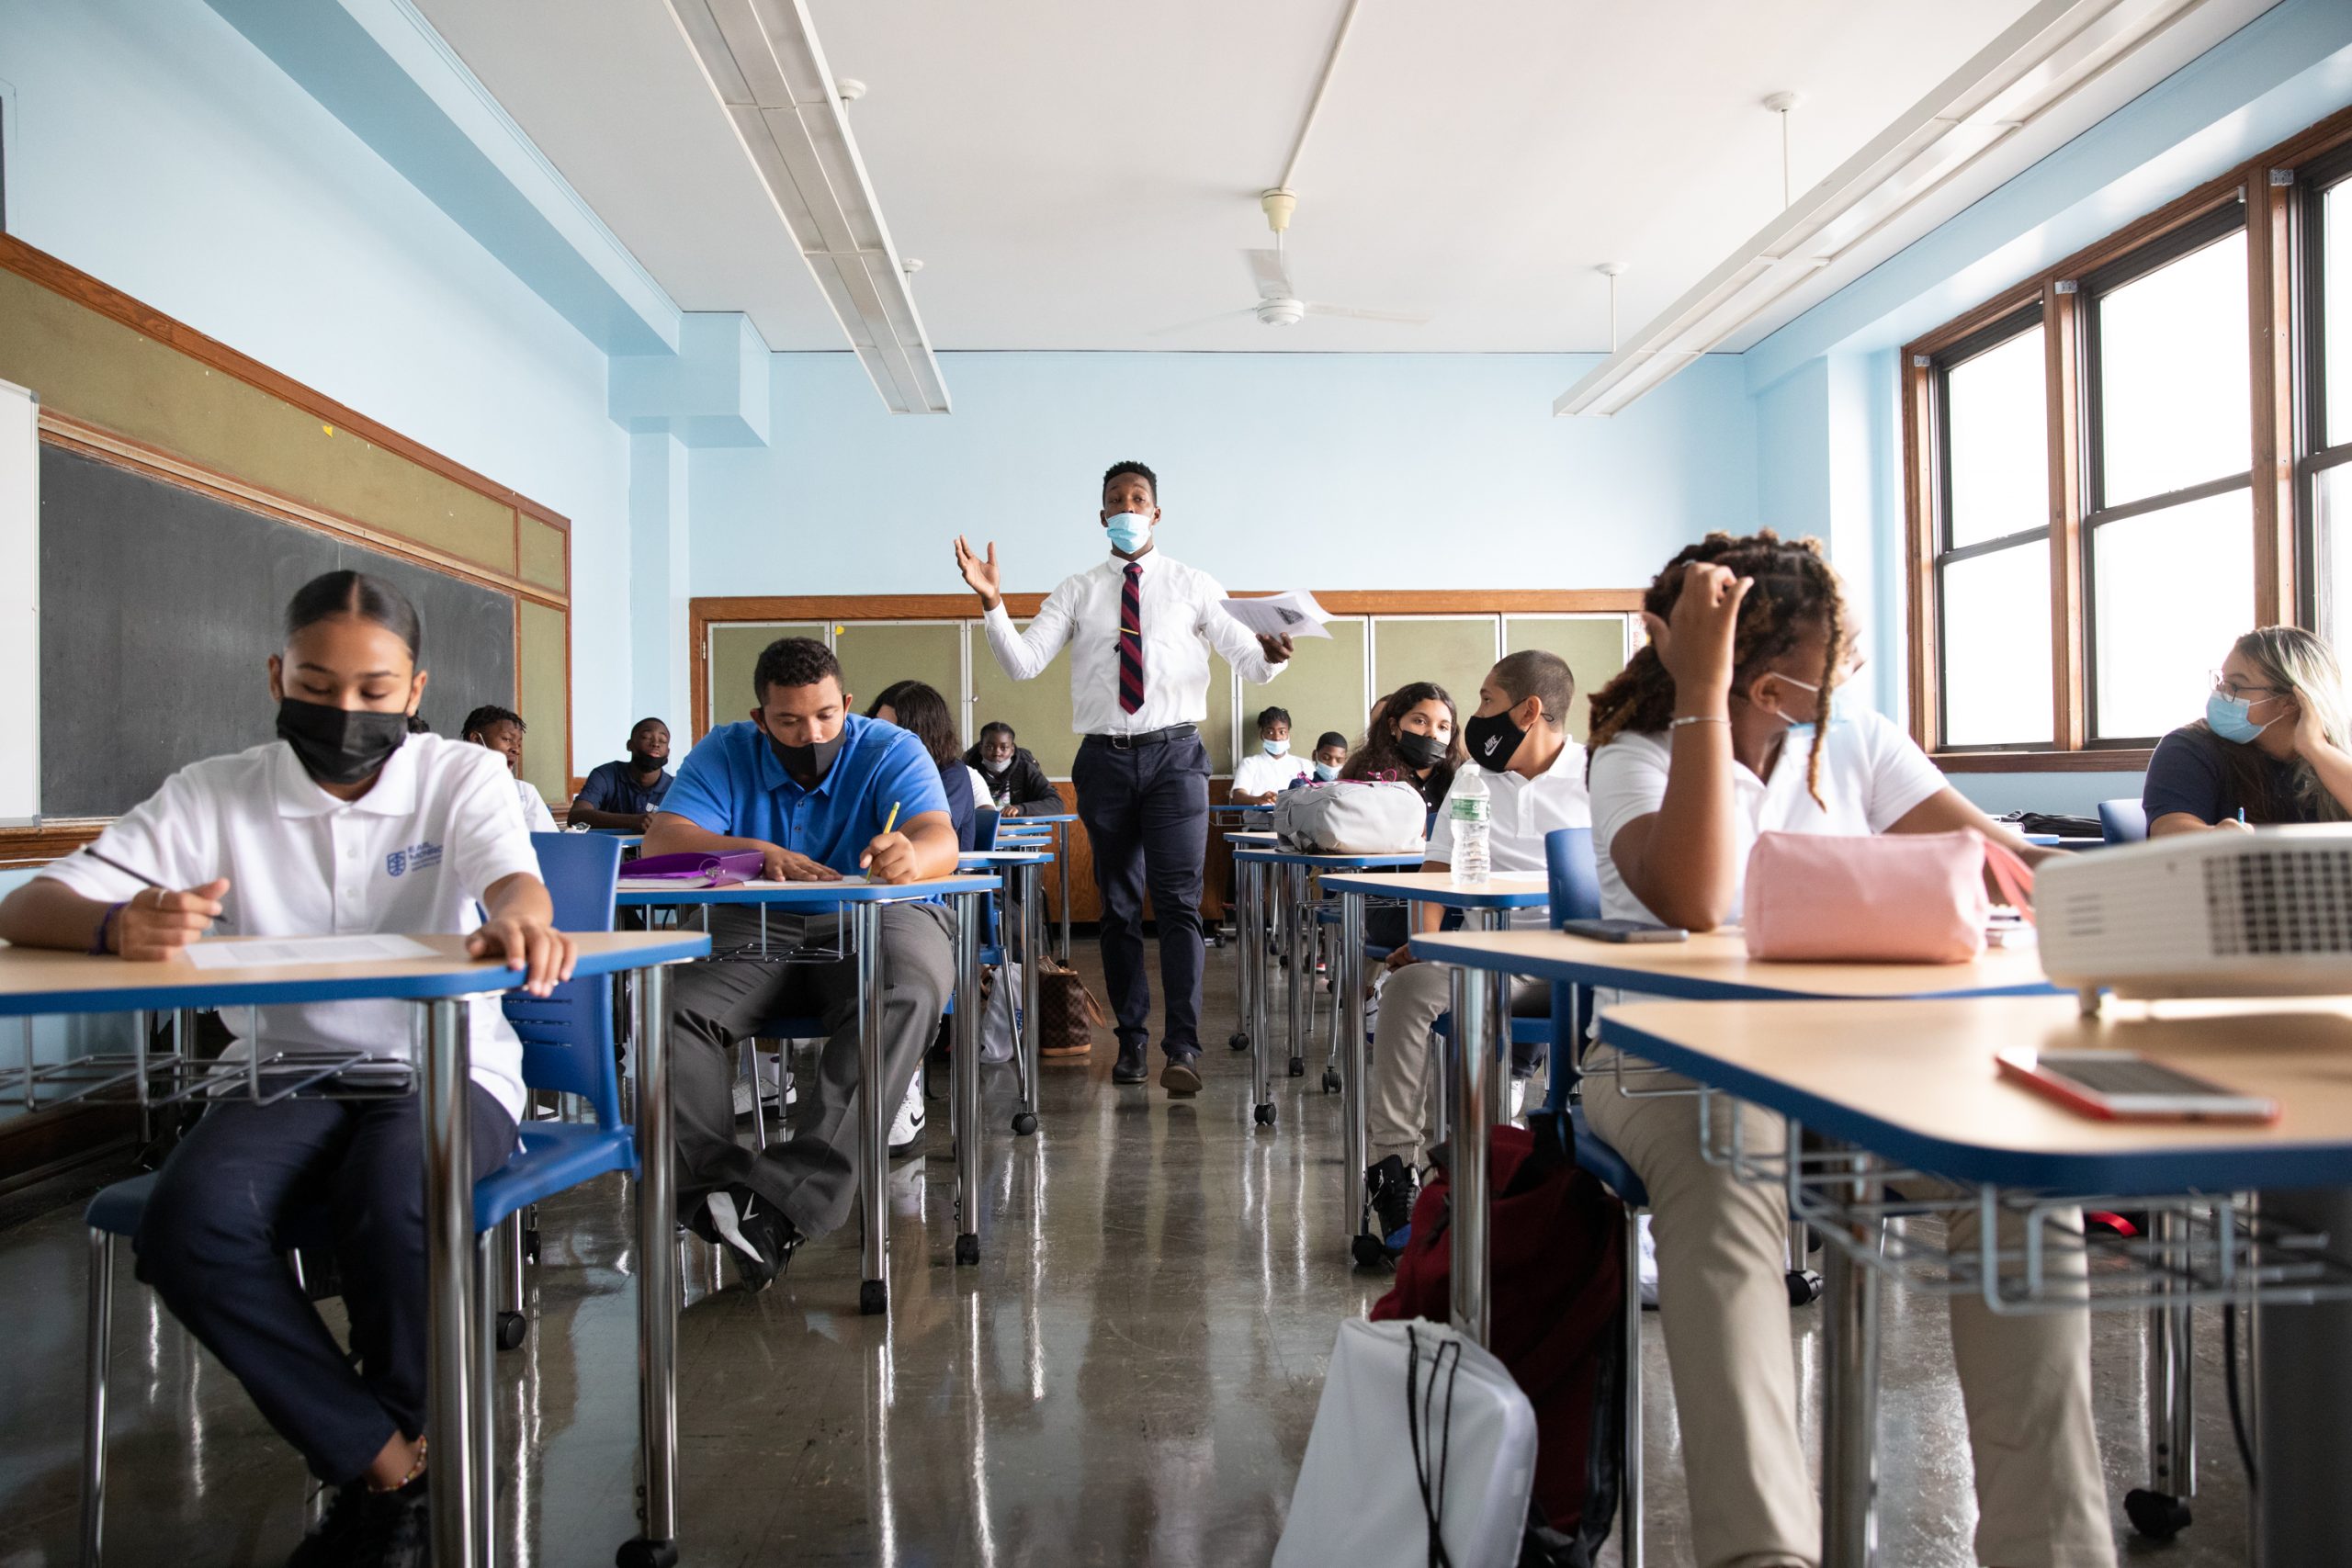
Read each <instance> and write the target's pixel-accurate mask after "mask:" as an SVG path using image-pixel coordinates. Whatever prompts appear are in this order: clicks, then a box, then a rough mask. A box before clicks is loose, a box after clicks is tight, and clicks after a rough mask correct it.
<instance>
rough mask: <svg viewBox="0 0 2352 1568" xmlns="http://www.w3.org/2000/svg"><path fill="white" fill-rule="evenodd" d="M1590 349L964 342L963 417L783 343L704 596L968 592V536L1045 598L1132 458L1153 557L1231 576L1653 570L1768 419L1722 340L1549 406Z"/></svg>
mask: <svg viewBox="0 0 2352 1568" xmlns="http://www.w3.org/2000/svg"><path fill="white" fill-rule="evenodd" d="M1592 357H1593V356H1589V355H1587V356H1576V355H1305V354H1264V355H1253V354H951V355H942V356H941V358H942V360H943V362H944V370H945V373H946V377H947V380H948V383H949V385H951V386H953V387H954V388H955V389H956V412H955V413H954V414H953V415H952V416H950V417H947V418H941V419H912V418H904V417H899V418H894V417H892V416H890V415H888V414H886V413H884V412H882V410H881V408H880V405H879V404H878V402H877V401H876V398H875V396H874V392H873V389H872V388H871V387H870V386H869V385H868V384H867V382H866V378H865V372H864V371H863V370H862V369H860V368H859V367H858V364H857V362H856V361H855V360H854V359H853V358H852V357H851V356H850V355H846V354H825V355H810V354H797V355H775V356H774V367H775V389H774V397H773V400H772V405H773V408H774V410H775V443H774V445H773V446H766V447H759V448H749V449H741V450H727V449H718V448H704V449H700V450H696V451H695V452H694V453H693V454H692V456H691V459H690V461H691V470H692V489H691V493H692V514H693V528H692V551H693V560H692V568H691V573H690V575H691V581H692V582H693V585H694V586H693V592H695V593H696V594H722V593H885V592H962V591H963V585H962V581H961V580H960V579H959V578H958V577H957V576H956V570H955V565H954V562H953V558H952V555H951V552H950V549H949V540H950V539H952V538H953V537H954V536H956V534H958V533H961V534H965V535H967V536H970V537H971V538H973V539H974V540H976V541H977V540H985V539H994V540H995V541H996V542H997V547H998V555H999V558H1000V560H1001V562H1002V563H1003V564H1004V567H1005V571H1006V585H1007V586H1008V587H1010V588H1012V589H1013V590H1015V591H1040V592H1042V591H1044V590H1046V589H1049V588H1051V587H1052V586H1053V585H1054V583H1055V582H1057V581H1059V580H1060V578H1061V577H1062V576H1063V575H1065V574H1066V573H1068V572H1070V571H1074V570H1080V568H1082V567H1084V566H1086V565H1089V564H1091V562H1092V561H1093V560H1094V559H1095V558H1096V557H1097V556H1098V555H1099V554H1100V552H1101V543H1100V537H1099V533H1098V530H1097V528H1096V516H1095V514H1096V512H1097V509H1098V506H1099V501H1098V497H1099V494H1100V491H1099V490H1098V489H1097V483H1098V480H1099V479H1100V476H1101V475H1102V472H1103V469H1104V468H1108V467H1109V466H1110V465H1111V463H1112V462H1113V461H1114V460H1116V459H1119V458H1123V457H1136V458H1139V459H1141V460H1142V461H1144V462H1147V463H1149V464H1150V465H1151V466H1152V467H1153V468H1155V469H1157V470H1158V471H1159V474H1160V476H1161V488H1162V490H1163V492H1164V494H1163V498H1162V500H1163V506H1164V509H1165V512H1166V517H1165V520H1164V522H1163V525H1162V536H1161V542H1162V543H1163V545H1164V546H1165V547H1166V548H1167V549H1168V550H1169V551H1170V553H1171V554H1173V555H1176V556H1178V557H1180V558H1183V559H1185V560H1188V561H1191V562H1193V563H1194V564H1196V565H1198V566H1201V567H1203V568H1204V569H1206V570H1210V571H1213V572H1215V573H1216V574H1217V575H1218V576H1219V577H1220V578H1221V579H1223V580H1224V581H1225V582H1226V583H1227V586H1228V587H1232V588H1236V589H1240V588H1265V589H1272V588H1288V587H1305V588H1310V589H1314V588H1355V589H1369V588H1408V587H1419V588H1462V587H1477V588H1490V587H1495V586H1498V585H1502V584H1511V585H1520V584H1524V585H1526V586H1529V587H1543V588H1625V587H1634V586H1638V585H1640V584H1643V583H1645V582H1647V581H1649V579H1650V577H1651V575H1652V574H1653V573H1655V572H1656V571H1657V569H1658V567H1659V566H1660V565H1661V564H1662V563H1663V562H1664V561H1665V560H1666V558H1667V557H1668V555H1670V554H1671V553H1672V552H1673V551H1674V549H1675V548H1677V547H1679V546H1680V545H1681V544H1682V543H1684V542H1685V541H1687V540H1688V539H1690V538H1692V537H1694V536H1696V535H1698V534H1699V533H1702V532H1704V531H1705V530H1706V529H1708V528H1711V527H1726V528H1734V529H1742V528H1747V527H1749V526H1751V525H1753V523H1754V522H1755V519H1756V436H1755V426H1754V414H1753V411H1752V406H1751V404H1750V402H1749V400H1748V398H1747V395H1746V392H1745V390H1744V389H1743V386H1742V381H1741V371H1740V367H1739V365H1738V363H1737V361H1736V360H1735V359H1732V358H1729V357H1723V358H1711V359H1709V360H1707V361H1706V362H1704V363H1702V365H1700V366H1698V367H1695V368H1693V369H1691V370H1690V371H1687V372H1685V373H1684V374H1683V375H1681V376H1679V377H1678V378H1675V380H1673V381H1672V382H1670V383H1669V384H1668V386H1667V387H1666V388H1665V389H1662V390H1661V391H1659V392H1658V393H1657V394H1655V395H1653V396H1651V397H1649V398H1646V399H1645V400H1643V401H1642V402H1641V403H1639V404H1637V405H1636V406H1635V407H1634V410H1633V411H1632V412H1629V413H1626V414H1623V415H1621V416H1619V417H1618V418H1616V419H1614V420H1563V419H1555V418H1553V417H1552V414H1551V400H1552V399H1553V397H1554V396H1555V395H1556V394H1557V393H1558V392H1559V390H1560V389H1562V388H1564V387H1566V386H1567V385H1568V384H1569V383H1571V382H1572V381H1574V380H1575V379H1576V378H1577V376H1578V375H1579V374H1581V373H1582V371H1583V370H1584V369H1585V368H1586V367H1588V366H1589V365H1590V364H1591V363H1592ZM646 630H647V627H646V623H645V622H644V621H643V620H642V619H640V621H639V634H640V635H644V634H645V632H646Z"/></svg>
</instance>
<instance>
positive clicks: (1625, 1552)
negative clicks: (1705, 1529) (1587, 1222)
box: [1617, 1206, 1642, 1568]
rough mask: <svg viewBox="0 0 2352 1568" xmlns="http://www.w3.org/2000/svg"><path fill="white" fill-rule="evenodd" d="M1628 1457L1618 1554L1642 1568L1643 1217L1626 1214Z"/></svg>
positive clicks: (1631, 1567)
mask: <svg viewBox="0 0 2352 1568" xmlns="http://www.w3.org/2000/svg"><path fill="white" fill-rule="evenodd" d="M1623 1310H1624V1316H1625V1376H1624V1387H1625V1422H1624V1426H1625V1454H1624V1462H1623V1483H1622V1488H1621V1489H1622V1491H1623V1499H1622V1505H1621V1519H1620V1525H1619V1534H1620V1536H1621V1538H1622V1539H1621V1540H1619V1542H1618V1546H1617V1552H1618V1562H1619V1564H1620V1568H1642V1216H1641V1211H1640V1210H1638V1209H1634V1208H1632V1207H1630V1206H1628V1207H1627V1208H1626V1210H1625V1303H1624V1309H1623Z"/></svg>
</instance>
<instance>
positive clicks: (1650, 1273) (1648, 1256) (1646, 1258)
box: [1642, 1214, 1657, 1309]
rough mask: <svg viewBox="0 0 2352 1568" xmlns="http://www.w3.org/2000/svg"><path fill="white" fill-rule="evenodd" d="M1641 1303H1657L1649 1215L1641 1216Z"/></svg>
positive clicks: (1654, 1250)
mask: <svg viewBox="0 0 2352 1568" xmlns="http://www.w3.org/2000/svg"><path fill="white" fill-rule="evenodd" d="M1642 1304H1643V1305H1644V1306H1645V1307H1650V1308H1653V1309H1655V1308H1656V1307H1657V1238H1656V1237H1654V1236H1652V1235H1650V1217H1649V1216H1648V1215H1647V1214H1644V1215H1643V1216H1642Z"/></svg>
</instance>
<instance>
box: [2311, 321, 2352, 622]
mask: <svg viewBox="0 0 2352 1568" xmlns="http://www.w3.org/2000/svg"><path fill="white" fill-rule="evenodd" d="M2346 298H2347V299H2352V296H2346ZM2343 385H2344V386H2345V387H2346V389H2352V381H2346V382H2345V383H2343ZM2312 496H2313V499H2314V500H2315V501H2317V502H2318V503H2319V504H2318V506H2317V507H2316V508H2315V510H2316V511H2317V513H2318V517H2317V519H2316V521H2317V523H2318V528H2319V635H2320V636H2322V637H2325V638H2326V639H2327V640H2328V644H2329V646H2330V647H2333V648H2352V463H2339V464H2337V465H2336V466H2335V468H2322V469H2321V470H2320V471H2319V472H2318V473H2317V474H2315V475H2313V476H2312Z"/></svg>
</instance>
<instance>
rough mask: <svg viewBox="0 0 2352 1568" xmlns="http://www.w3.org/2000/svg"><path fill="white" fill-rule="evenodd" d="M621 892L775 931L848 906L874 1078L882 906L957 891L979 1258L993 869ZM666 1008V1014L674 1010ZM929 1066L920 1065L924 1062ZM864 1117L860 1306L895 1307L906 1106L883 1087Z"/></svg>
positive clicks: (967, 1195) (972, 1230)
mask: <svg viewBox="0 0 2352 1568" xmlns="http://www.w3.org/2000/svg"><path fill="white" fill-rule="evenodd" d="M621 882H622V886H621V890H620V892H619V894H618V895H617V899H618V902H619V904H620V906H621V907H622V908H629V907H631V906H641V905H655V904H661V905H684V904H699V905H701V906H703V908H704V911H705V913H704V917H703V918H704V919H705V921H706V922H707V921H708V919H709V913H708V910H709V908H710V906H712V905H714V904H749V905H753V906H756V907H757V908H759V910H760V918H761V934H762V937H763V939H764V937H765V935H766V919H767V913H768V911H769V910H771V909H779V908H780V909H786V910H790V911H792V912H794V913H807V914H819V915H822V914H828V913H831V914H841V915H845V916H846V917H847V918H846V919H843V920H842V930H843V931H844V932H845V934H846V935H847V937H848V939H849V954H848V955H849V958H850V960H851V962H852V963H853V964H854V965H855V967H856V971H857V1052H858V1079H859V1082H861V1083H863V1084H866V1085H874V1084H878V1083H880V1082H881V1081H882V997H883V992H882V984H881V979H882V976H881V964H882V906H884V905H885V904H899V903H905V902H908V901H910V900H912V899H921V898H933V897H944V898H949V899H953V900H954V901H955V904H956V1093H955V1100H954V1122H955V1126H956V1261H957V1262H959V1263H975V1262H978V1260H979V1256H980V1238H979V1234H978V1216H979V1194H980V1140H979V1135H978V1134H979V1124H980V1049H979V1047H980V1035H979V1023H980V1021H979V1011H980V983H979V969H980V963H979V936H980V911H979V909H978V902H979V900H980V899H981V898H982V897H985V896H986V895H988V894H989V893H991V892H994V891H995V890H996V887H997V886H998V884H997V879H996V878H995V877H993V876H969V875H963V874H957V875H954V876H936V877H933V878H931V879H930V880H928V881H923V882H902V883H896V884H883V883H872V882H864V881H858V882H850V881H842V882H741V883H737V884H735V885H734V886H729V887H662V888H659V889H650V888H641V887H632V886H628V878H627V877H623V878H622V879H621ZM665 1016H666V1015H665ZM916 1070H917V1071H918V1072H920V1071H921V1070H922V1069H921V1067H920V1066H918V1067H917V1069H916ZM858 1102H859V1103H858V1110H859V1111H860V1113H861V1114H862V1115H863V1116H864V1118H865V1124H864V1125H863V1126H862V1127H860V1128H859V1129H858V1133H859V1136H858V1160H859V1168H858V1173H857V1198H858V1217H859V1219H860V1221H861V1222H862V1223H863V1227H864V1230H865V1237H864V1258H863V1264H862V1268H863V1272H862V1273H861V1275H860V1280H859V1284H858V1290H857V1305H858V1310H859V1311H860V1312H865V1313H878V1312H887V1311H888V1310H889V1304H890V1280H889V1246H890V1233H889V1228H888V1212H887V1210H886V1207H885V1204H884V1198H885V1192H884V1185H885V1183H886V1181H887V1180H888V1175H889V1149H888V1143H887V1140H888V1136H889V1128H890V1115H891V1112H893V1111H896V1110H897V1109H898V1107H897V1106H895V1105H885V1104H883V1103H882V1097H881V1096H880V1095H878V1094H872V1093H868V1094H861V1095H859V1096H858Z"/></svg>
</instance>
